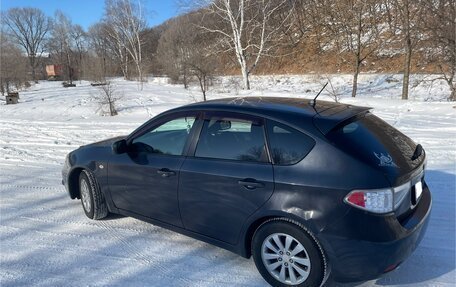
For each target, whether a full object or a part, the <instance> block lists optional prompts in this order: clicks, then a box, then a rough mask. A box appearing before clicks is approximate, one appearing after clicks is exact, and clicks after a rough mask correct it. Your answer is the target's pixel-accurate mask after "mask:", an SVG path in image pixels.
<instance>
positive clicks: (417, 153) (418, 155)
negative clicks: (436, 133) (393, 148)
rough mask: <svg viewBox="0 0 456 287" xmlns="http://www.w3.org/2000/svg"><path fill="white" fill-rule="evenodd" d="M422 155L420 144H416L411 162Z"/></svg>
mask: <svg viewBox="0 0 456 287" xmlns="http://www.w3.org/2000/svg"><path fill="white" fill-rule="evenodd" d="M422 153H423V147H422V146H421V145H420V144H418V145H417V146H416V148H415V151H414V152H413V155H412V160H415V159H417V158H419V157H420V155H421V154H422Z"/></svg>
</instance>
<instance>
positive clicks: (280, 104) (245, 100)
mask: <svg viewBox="0 0 456 287" xmlns="http://www.w3.org/2000/svg"><path fill="white" fill-rule="evenodd" d="M310 102H311V101H310V100H308V99H302V98H286V97H232V98H222V99H216V100H210V101H205V102H198V103H194V104H190V105H187V106H184V107H187V108H192V109H195V108H197V109H211V110H212V109H215V110H229V111H231V110H236V111H245V112H249V111H250V112H255V113H257V114H268V112H282V113H290V112H292V113H299V114H301V115H303V116H309V117H313V116H314V115H316V114H317V113H318V112H322V111H324V110H326V109H328V108H332V107H335V106H337V105H340V104H337V103H332V102H327V101H316V104H315V106H312V105H311V104H310Z"/></svg>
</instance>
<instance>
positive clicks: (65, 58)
mask: <svg viewBox="0 0 456 287" xmlns="http://www.w3.org/2000/svg"><path fill="white" fill-rule="evenodd" d="M73 28H74V26H73V24H72V23H71V20H70V19H69V18H68V17H67V16H66V15H65V14H63V13H62V12H61V11H57V12H56V13H55V20H54V25H53V28H52V30H51V38H50V39H49V44H48V49H49V50H50V51H52V52H53V54H55V55H57V58H58V60H59V64H61V65H62V66H64V67H65V69H64V70H65V74H64V75H65V78H64V79H65V80H68V81H69V83H70V84H73V80H74V79H75V66H76V63H75V61H76V59H74V55H73V49H75V47H74V46H75V44H74V42H73V38H72V37H71V34H72V31H73Z"/></svg>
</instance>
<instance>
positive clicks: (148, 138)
mask: <svg viewBox="0 0 456 287" xmlns="http://www.w3.org/2000/svg"><path fill="white" fill-rule="evenodd" d="M194 122H195V117H180V118H177V119H173V120H171V121H168V122H166V123H164V124H162V125H160V126H158V127H155V128H154V129H152V130H150V131H148V132H146V133H145V134H143V135H141V136H139V137H137V138H135V139H134V140H133V142H132V149H133V151H135V152H148V153H155V154H165V155H182V152H183V150H184V146H185V142H186V141H187V138H188V135H189V134H190V131H191V129H192V127H193V124H194Z"/></svg>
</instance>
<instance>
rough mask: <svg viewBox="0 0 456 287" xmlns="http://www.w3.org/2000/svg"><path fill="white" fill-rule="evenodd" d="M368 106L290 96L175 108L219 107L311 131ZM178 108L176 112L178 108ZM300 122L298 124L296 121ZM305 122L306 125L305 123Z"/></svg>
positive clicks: (328, 126) (326, 129) (330, 125)
mask: <svg viewBox="0 0 456 287" xmlns="http://www.w3.org/2000/svg"><path fill="white" fill-rule="evenodd" d="M369 109H370V108H368V107H361V106H353V105H349V104H342V103H336V102H328V101H320V100H317V101H315V103H314V102H313V100H309V99H303V98H287V97H232V98H222V99H216V100H210V101H205V102H198V103H194V104H190V105H186V106H183V107H180V108H177V109H176V110H216V111H229V112H239V113H248V114H254V115H257V116H258V115H259V116H263V117H267V118H272V119H276V120H279V121H285V122H287V123H289V124H292V125H298V126H301V127H303V128H304V129H306V130H308V129H310V128H314V127H316V128H318V129H319V130H320V132H322V133H323V134H326V133H328V132H329V131H330V130H331V129H332V128H334V127H335V126H336V125H337V124H339V123H341V122H342V121H345V120H347V119H349V118H352V117H354V116H357V115H359V114H361V113H365V112H367V111H368V110H369ZM176 110H175V111H176ZM298 122H299V124H297V123H298ZM304 125H305V126H304Z"/></svg>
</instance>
